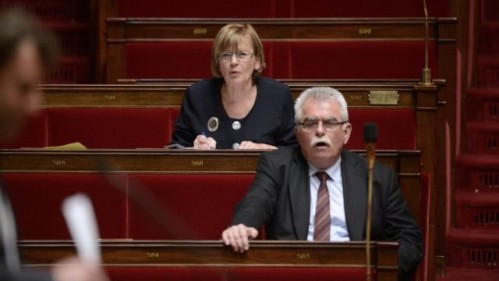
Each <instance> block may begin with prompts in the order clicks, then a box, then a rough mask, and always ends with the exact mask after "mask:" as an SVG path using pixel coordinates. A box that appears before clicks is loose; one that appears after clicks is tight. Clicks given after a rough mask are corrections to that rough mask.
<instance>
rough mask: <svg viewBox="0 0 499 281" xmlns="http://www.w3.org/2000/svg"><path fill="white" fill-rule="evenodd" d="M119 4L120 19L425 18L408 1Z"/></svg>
mask: <svg viewBox="0 0 499 281" xmlns="http://www.w3.org/2000/svg"><path fill="white" fill-rule="evenodd" d="M140 3H141V2H140V1H136V0H121V1H118V8H119V9H118V16H120V17H205V18H213V17H215V18H217V17H221V18H272V17H312V18H314V17H422V16H423V7H422V3H421V1H418V0H406V1H404V5H401V4H400V1H399V0H381V1H380V0H378V1H372V0H362V1H356V2H355V4H352V3H351V2H349V1H334V2H332V1H331V0H313V1H307V0H291V1H290V0H258V1H252V2H251V5H247V6H245V7H244V8H242V7H241V5H240V3H239V2H238V1H234V0H213V1H206V2H204V1H193V0H191V1H189V0H187V1H185V0H184V1H182V0H170V1H163V0H149V1H148V2H147V5H141V4H140ZM428 7H429V11H430V15H431V16H434V17H445V16H449V15H450V1H429V2H428Z"/></svg>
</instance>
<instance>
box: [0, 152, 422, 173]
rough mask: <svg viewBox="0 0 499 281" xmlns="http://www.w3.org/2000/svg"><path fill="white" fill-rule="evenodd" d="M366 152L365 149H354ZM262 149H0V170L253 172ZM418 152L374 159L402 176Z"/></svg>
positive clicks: (415, 167) (416, 163)
mask: <svg viewBox="0 0 499 281" xmlns="http://www.w3.org/2000/svg"><path fill="white" fill-rule="evenodd" d="M354 152H357V153H360V154H363V155H364V154H365V153H364V151H354ZM261 153H262V150H251V151H234V150H214V151H194V150H168V149H126V150H107V149H106V150H101V149H89V150H82V151H57V150H29V149H15V150H9V149H6V150H0V171H2V172H12V171H22V172H47V171H51V172H70V171H77V172H100V171H108V172H109V171H110V172H112V171H119V172H132V173H133V172H151V173H154V172H156V173H193V172H194V173H213V172H217V173H255V169H256V165H257V161H258V157H259V156H260V154H261ZM420 157H421V153H420V152H419V151H396V150H393V151H392V150H385V151H378V152H377V155H376V160H377V161H379V162H381V163H383V164H385V165H387V166H390V167H392V168H394V169H395V170H396V171H397V172H399V174H401V175H419V173H420V171H421V164H420V161H421V160H420Z"/></svg>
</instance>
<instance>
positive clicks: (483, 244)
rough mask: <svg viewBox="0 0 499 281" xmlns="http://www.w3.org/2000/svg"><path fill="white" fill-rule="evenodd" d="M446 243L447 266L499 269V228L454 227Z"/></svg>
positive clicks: (448, 234)
mask: <svg viewBox="0 0 499 281" xmlns="http://www.w3.org/2000/svg"><path fill="white" fill-rule="evenodd" d="M446 245H447V247H446V264H447V266H454V267H462V268H477V269H478V268H480V269H486V270H499V229H465V230H464V229H453V230H451V231H449V232H448V233H447V237H446Z"/></svg>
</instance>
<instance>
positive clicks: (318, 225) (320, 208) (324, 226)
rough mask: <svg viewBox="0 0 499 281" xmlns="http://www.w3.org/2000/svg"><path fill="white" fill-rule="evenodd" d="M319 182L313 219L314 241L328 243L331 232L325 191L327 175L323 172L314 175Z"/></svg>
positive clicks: (327, 196) (327, 194)
mask: <svg viewBox="0 0 499 281" xmlns="http://www.w3.org/2000/svg"><path fill="white" fill-rule="evenodd" d="M315 175H316V176H317V177H318V178H319V180H320V182H321V183H320V185H319V191H318V192H317V205H316V209H315V218H314V241H329V240H330V230H331V213H330V211H329V191H328V190H327V178H328V175H327V174H326V173H325V172H317V173H316V174H315Z"/></svg>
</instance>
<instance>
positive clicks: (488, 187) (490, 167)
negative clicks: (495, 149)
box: [456, 154, 499, 192]
mask: <svg viewBox="0 0 499 281" xmlns="http://www.w3.org/2000/svg"><path fill="white" fill-rule="evenodd" d="M456 165H457V172H456V183H457V185H456V189H457V190H462V191H472V192H499V157H497V155H476V154H475V155H473V154H467V155H465V154H461V155H459V156H458V157H457V158H456Z"/></svg>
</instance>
